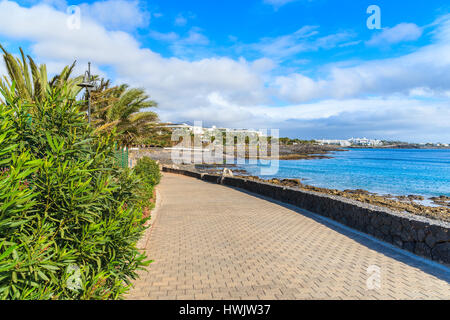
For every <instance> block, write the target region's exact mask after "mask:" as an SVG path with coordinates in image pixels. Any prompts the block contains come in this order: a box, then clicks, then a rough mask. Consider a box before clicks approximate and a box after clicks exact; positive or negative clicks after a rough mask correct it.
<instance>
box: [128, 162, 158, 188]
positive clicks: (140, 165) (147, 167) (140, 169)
mask: <svg viewBox="0 0 450 320" xmlns="http://www.w3.org/2000/svg"><path fill="white" fill-rule="evenodd" d="M134 171H135V172H136V174H137V175H138V176H139V177H140V178H141V179H142V180H143V181H144V183H146V184H148V185H151V186H155V185H157V184H158V183H159V182H160V180H161V172H160V170H159V165H158V163H156V161H155V160H153V159H151V158H149V157H142V158H141V159H139V160H138V162H137V163H136V166H135V167H134Z"/></svg>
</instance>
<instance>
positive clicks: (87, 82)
mask: <svg viewBox="0 0 450 320" xmlns="http://www.w3.org/2000/svg"><path fill="white" fill-rule="evenodd" d="M78 86H79V87H82V88H85V89H86V95H87V100H88V121H89V124H91V90H92V89H94V88H95V81H94V79H93V77H91V63H90V62H88V69H87V71H86V72H85V73H84V79H83V82H82V83H80V84H78Z"/></svg>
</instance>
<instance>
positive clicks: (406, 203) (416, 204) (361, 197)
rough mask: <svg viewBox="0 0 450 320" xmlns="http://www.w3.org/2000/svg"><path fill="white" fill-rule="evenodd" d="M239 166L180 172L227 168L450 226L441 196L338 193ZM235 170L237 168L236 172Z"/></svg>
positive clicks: (201, 168) (447, 203) (448, 207)
mask: <svg viewBox="0 0 450 320" xmlns="http://www.w3.org/2000/svg"><path fill="white" fill-rule="evenodd" d="M237 167H238V166H237V165H232V164H229V165H184V166H180V168H183V169H187V170H194V171H196V172H198V173H207V174H216V175H221V174H222V173H223V170H224V168H227V169H230V170H231V171H232V173H233V176H234V177H236V178H242V179H247V180H253V181H258V182H264V183H270V184H274V185H279V186H284V187H290V188H296V189H299V190H306V191H314V192H319V193H322V194H328V195H333V196H341V197H344V198H347V199H351V200H356V201H359V202H362V203H367V204H371V205H376V206H381V207H385V208H388V209H391V210H394V211H396V212H399V213H402V212H406V213H412V214H416V215H420V216H424V217H428V218H431V219H438V220H442V221H447V222H450V197H448V196H445V195H441V196H437V197H428V198H426V197H425V196H422V195H392V194H385V195H381V194H378V193H375V192H370V191H368V190H364V189H345V190H338V189H332V188H322V187H316V186H313V185H308V184H305V183H303V182H302V179H292V178H270V179H263V178H261V177H258V176H252V175H250V174H249V173H248V172H247V171H246V170H245V169H240V168H237ZM233 168H237V169H235V170H233ZM427 201H430V203H432V205H426V204H424V202H427Z"/></svg>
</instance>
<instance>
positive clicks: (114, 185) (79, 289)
mask: <svg viewBox="0 0 450 320" xmlns="http://www.w3.org/2000/svg"><path fill="white" fill-rule="evenodd" d="M1 95H2V96H3V101H4V102H5V103H2V104H0V130H1V131H0V168H1V170H0V298H1V299H118V298H121V297H123V294H124V293H125V292H126V291H127V289H128V288H129V285H130V281H131V280H132V279H135V278H136V276H137V274H136V271H137V270H138V269H139V268H142V267H143V266H145V265H148V263H150V262H149V261H146V257H145V255H143V254H142V253H140V252H139V251H138V250H137V248H136V243H137V241H138V240H139V238H140V237H141V236H142V233H143V231H144V229H145V227H144V223H145V221H146V218H144V217H143V214H142V211H143V210H142V199H141V195H140V194H139V192H137V191H136V190H138V188H139V186H140V184H141V183H140V180H139V179H138V178H137V176H136V174H134V173H133V172H131V171H130V170H124V169H121V168H120V167H119V166H118V165H117V162H116V160H115V141H114V140H115V139H114V136H113V135H110V134H109V135H98V134H96V133H94V132H93V130H92V129H91V127H90V126H89V125H88V124H87V122H86V116H85V114H84V113H83V112H81V111H80V106H79V104H78V103H77V101H75V100H73V99H72V98H70V95H69V94H68V90H67V88H65V87H64V86H63V87H61V88H53V89H51V90H50V92H48V97H47V98H46V99H45V100H43V101H37V102H33V103H31V104H30V103H28V102H26V101H23V100H21V98H20V97H17V96H16V95H15V94H14V84H13V87H12V88H11V90H10V91H4V90H2V91H1Z"/></svg>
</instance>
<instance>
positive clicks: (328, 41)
mask: <svg viewBox="0 0 450 320" xmlns="http://www.w3.org/2000/svg"><path fill="white" fill-rule="evenodd" d="M318 29H319V27H318V26H303V27H302V28H300V29H299V30H297V31H295V32H294V33H292V34H288V35H282V36H278V37H266V38H263V39H261V41H260V42H258V43H254V44H249V45H241V46H240V48H239V49H240V50H242V51H246V50H250V51H256V52H258V53H260V54H261V55H262V56H265V57H271V58H273V59H277V60H283V59H285V58H288V57H291V56H294V55H297V54H299V53H302V52H310V51H316V50H320V49H325V50H328V49H332V48H335V47H336V46H338V45H339V44H341V43H346V42H347V41H348V40H349V39H352V38H353V37H355V34H354V33H352V32H348V31H344V32H338V33H335V34H330V35H327V36H323V37H318V35H319V31H318Z"/></svg>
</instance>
